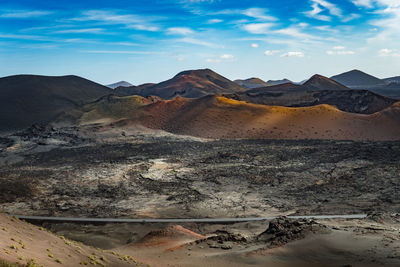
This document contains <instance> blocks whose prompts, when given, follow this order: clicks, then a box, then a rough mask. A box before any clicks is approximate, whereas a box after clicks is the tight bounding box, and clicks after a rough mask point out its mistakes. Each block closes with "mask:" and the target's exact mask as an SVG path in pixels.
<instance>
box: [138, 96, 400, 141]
mask: <svg viewBox="0 0 400 267" xmlns="http://www.w3.org/2000/svg"><path fill="white" fill-rule="evenodd" d="M399 110H400V105H399V104H398V103H396V104H395V105H393V106H391V107H389V108H388V109H385V110H383V111H382V112H377V113H374V114H370V115H364V114H354V113H347V112H342V111H340V110H338V109H337V108H334V107H332V106H329V105H318V106H312V107H301V108H288V107H279V106H266V105H257V104H250V103H247V102H243V101H236V100H232V99H228V98H225V97H222V96H207V97H203V98H199V99H190V100H189V99H185V98H177V99H174V100H168V101H159V102H157V103H154V104H150V105H148V106H145V107H142V108H141V109H140V110H138V112H140V115H139V116H138V117H139V119H135V120H134V121H136V122H138V121H139V122H140V123H141V124H143V125H144V126H147V127H149V128H153V129H163V130H166V131H169V132H172V133H176V134H184V135H192V136H199V137H206V138H271V139H280V138H282V139H339V140H397V139H400V116H397V114H398V113H399Z"/></svg>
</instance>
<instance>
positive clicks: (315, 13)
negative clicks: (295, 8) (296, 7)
mask: <svg viewBox="0 0 400 267" xmlns="http://www.w3.org/2000/svg"><path fill="white" fill-rule="evenodd" d="M311 7H312V8H313V9H312V10H310V11H307V12H304V14H305V15H306V16H307V17H310V18H314V19H318V20H323V21H330V20H331V18H330V17H329V16H326V15H321V14H320V13H321V12H322V11H323V10H322V9H321V8H320V7H319V5H318V4H317V3H313V4H312V5H311Z"/></svg>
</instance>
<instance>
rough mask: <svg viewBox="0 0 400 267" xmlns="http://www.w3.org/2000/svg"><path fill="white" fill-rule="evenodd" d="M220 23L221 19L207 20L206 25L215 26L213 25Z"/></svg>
mask: <svg viewBox="0 0 400 267" xmlns="http://www.w3.org/2000/svg"><path fill="white" fill-rule="evenodd" d="M221 22H223V20H222V19H209V20H208V21H207V23H208V24H215V23H221Z"/></svg>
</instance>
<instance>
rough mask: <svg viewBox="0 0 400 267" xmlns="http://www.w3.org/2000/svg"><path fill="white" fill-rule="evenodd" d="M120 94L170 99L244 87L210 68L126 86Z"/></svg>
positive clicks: (226, 92)
mask: <svg viewBox="0 0 400 267" xmlns="http://www.w3.org/2000/svg"><path fill="white" fill-rule="evenodd" d="M117 91H118V92H119V93H120V92H122V93H121V94H120V95H127V93H129V92H130V93H133V94H137V95H141V96H150V95H154V96H158V97H161V98H164V99H171V98H174V97H176V96H184V97H189V98H197V97H202V96H205V95H212V94H229V93H236V92H243V91H246V89H245V88H244V87H242V86H240V85H238V84H236V83H234V82H232V81H231V80H228V79H227V78H225V77H223V76H221V75H219V74H218V73H215V72H214V71H212V70H210V69H201V70H188V71H183V72H180V73H178V74H177V75H176V76H175V77H173V78H172V79H169V80H167V81H164V82H161V83H158V84H154V85H149V86H139V87H128V89H124V91H122V90H117Z"/></svg>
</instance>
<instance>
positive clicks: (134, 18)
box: [72, 10, 160, 31]
mask: <svg viewBox="0 0 400 267" xmlns="http://www.w3.org/2000/svg"><path fill="white" fill-rule="evenodd" d="M72 20H74V21H97V22H100V23H103V24H121V25H125V26H126V27H127V28H129V29H135V30H142V31H158V30H160V29H159V27H158V26H156V25H153V21H154V20H156V19H155V18H150V17H143V16H138V15H133V14H119V13H115V12H112V11H105V10H88V11H84V12H82V15H81V16H80V17H76V18H73V19H72Z"/></svg>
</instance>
